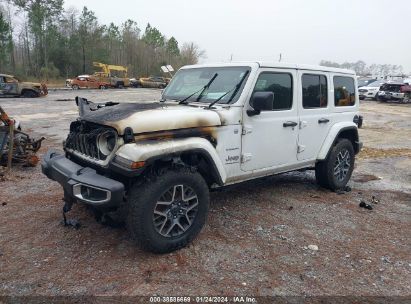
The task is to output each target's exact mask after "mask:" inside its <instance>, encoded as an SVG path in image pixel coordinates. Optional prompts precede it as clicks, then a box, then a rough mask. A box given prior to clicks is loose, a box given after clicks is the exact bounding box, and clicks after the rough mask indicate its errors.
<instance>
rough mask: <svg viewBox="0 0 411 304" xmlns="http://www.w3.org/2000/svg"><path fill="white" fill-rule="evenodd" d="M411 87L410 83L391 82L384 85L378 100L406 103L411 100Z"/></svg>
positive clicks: (378, 94) (377, 96)
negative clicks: (410, 96) (410, 97)
mask: <svg viewBox="0 0 411 304" xmlns="http://www.w3.org/2000/svg"><path fill="white" fill-rule="evenodd" d="M410 88H411V87H410V86H409V85H408V83H402V82H391V83H386V84H383V85H382V86H381V87H380V90H379V91H378V93H377V95H376V100H379V101H399V102H404V101H408V100H409V93H410V91H411V89H410Z"/></svg>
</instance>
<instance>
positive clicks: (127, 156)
mask: <svg viewBox="0 0 411 304" xmlns="http://www.w3.org/2000/svg"><path fill="white" fill-rule="evenodd" d="M76 103H77V105H78V108H79V118H78V119H77V120H75V121H73V122H72V123H71V125H70V133H69V134H68V136H67V139H66V140H65V142H64V147H63V148H64V153H62V152H59V151H56V150H49V151H48V152H47V153H46V155H45V157H44V159H43V161H42V171H43V173H44V174H45V175H46V176H47V177H49V178H50V179H52V180H55V181H57V182H59V183H60V184H61V185H62V187H63V188H64V200H65V205H64V208H63V211H64V212H67V211H69V210H70V209H71V208H72V205H73V204H74V203H77V202H80V203H84V204H88V205H89V206H92V207H93V208H94V209H95V210H98V212H99V213H100V214H101V213H102V214H104V216H108V217H111V216H112V215H115V216H116V217H119V218H123V219H124V220H125V222H126V223H127V227H128V230H129V231H130V233H131V235H132V237H133V238H134V239H135V240H136V243H137V244H138V245H139V246H141V247H142V248H143V249H145V250H148V251H153V252H157V253H164V252H171V251H174V250H176V249H179V248H182V247H184V246H186V245H187V244H188V243H190V242H191V241H192V240H193V239H194V238H195V237H196V236H197V234H198V233H199V232H200V230H201V229H202V227H203V225H204V223H205V221H206V218H207V214H208V209H209V200H210V197H209V189H214V188H219V187H223V186H227V185H231V184H235V183H239V182H243V181H247V180H251V179H255V178H259V177H264V176H269V175H274V174H278V173H283V172H288V171H293V170H301V169H315V177H316V180H317V182H318V184H319V185H321V186H323V187H325V188H329V189H331V190H337V189H342V188H344V187H345V186H346V184H347V182H348V181H349V180H350V177H351V174H352V172H353V169H354V160H355V155H356V154H357V153H358V152H359V151H360V150H361V147H362V144H361V142H360V140H359V135H358V127H359V125H361V122H362V117H361V116H360V115H359V113H358V110H359V101H358V92H357V79H356V76H355V73H354V72H352V71H349V70H344V69H336V68H328V67H323V66H308V65H296V64H285V63H266V62H249V63H244V62H243V63H238V64H234V63H227V64H216V65H211V64H207V65H194V66H186V67H183V68H181V69H180V70H179V71H178V72H177V73H176V74H175V75H174V77H173V79H172V80H171V82H170V84H169V85H168V86H167V87H166V89H165V90H164V91H163V93H162V97H161V100H160V101H158V102H151V103H146V102H144V103H118V102H107V103H93V102H91V101H89V100H87V99H84V98H80V97H77V98H76Z"/></svg>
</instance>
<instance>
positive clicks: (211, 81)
mask: <svg viewBox="0 0 411 304" xmlns="http://www.w3.org/2000/svg"><path fill="white" fill-rule="evenodd" d="M217 76H218V73H215V74H214V76H213V77H212V78H211V79H210V81H209V82H208V83H207V84H206V85H205V86H204V87H202V88H201V89H200V90H198V91H196V92H194V93H193V94H191V95H189V96H187V97H186V98H184V99H182V100H180V102H179V103H178V104H183V103H186V101H187V100H188V99H190V98H191V97H193V96H194V95H195V94H197V93H198V92H200V95H199V96H198V97H197V100H196V101H199V100H200V99H201V96H202V95H203V93H204V92H205V90H207V89H208V88H209V87H210V85H211V84H212V83H213V81H214V79H216V78H217Z"/></svg>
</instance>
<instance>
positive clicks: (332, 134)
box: [317, 122, 360, 160]
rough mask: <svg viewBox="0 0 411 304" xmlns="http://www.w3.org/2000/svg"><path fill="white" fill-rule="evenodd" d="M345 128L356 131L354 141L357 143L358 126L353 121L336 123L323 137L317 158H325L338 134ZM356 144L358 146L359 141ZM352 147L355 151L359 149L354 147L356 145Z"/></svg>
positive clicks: (345, 129)
mask: <svg viewBox="0 0 411 304" xmlns="http://www.w3.org/2000/svg"><path fill="white" fill-rule="evenodd" d="M347 130H354V132H355V133H356V139H355V141H356V143H358V127H357V125H356V124H355V123H354V122H340V123H336V124H334V125H333V126H332V127H331V129H330V131H329V132H328V134H327V137H326V138H325V140H324V142H323V145H322V146H321V149H320V152H319V153H318V156H317V160H324V159H326V158H327V156H328V153H329V151H330V149H331V147H332V146H333V145H334V144H335V142H336V141H337V139H338V137H339V135H340V134H341V133H342V132H344V131H347ZM358 145H359V146H360V143H358ZM354 149H355V150H356V152H359V149H356V147H354ZM357 150H358V151H357Z"/></svg>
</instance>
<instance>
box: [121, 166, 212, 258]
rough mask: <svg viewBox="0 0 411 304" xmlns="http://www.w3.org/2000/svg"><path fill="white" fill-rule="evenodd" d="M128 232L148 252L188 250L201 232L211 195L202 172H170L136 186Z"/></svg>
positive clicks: (131, 204) (132, 191) (130, 207)
mask: <svg viewBox="0 0 411 304" xmlns="http://www.w3.org/2000/svg"><path fill="white" fill-rule="evenodd" d="M128 205H129V212H128V215H127V228H128V230H129V232H130V234H131V236H132V238H133V239H134V240H135V241H136V243H137V245H138V246H139V247H141V248H142V249H143V250H145V251H151V252H154V253H167V252H172V251H174V250H177V249H180V248H182V247H185V246H186V245H187V244H188V243H190V242H191V241H192V240H193V239H194V238H195V237H196V236H197V235H198V233H199V232H200V230H201V229H202V227H203V226H204V223H205V221H206V218H207V214H208V209H209V191H208V186H207V184H206V182H205V181H204V179H203V177H202V176H201V175H200V174H199V173H198V172H192V171H191V170H189V169H178V170H177V169H169V170H166V171H165V172H164V173H162V174H161V175H160V176H156V177H155V178H153V179H150V180H147V181H146V182H144V183H142V184H136V185H134V186H133V187H132V189H131V190H130V194H129V197H128Z"/></svg>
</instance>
